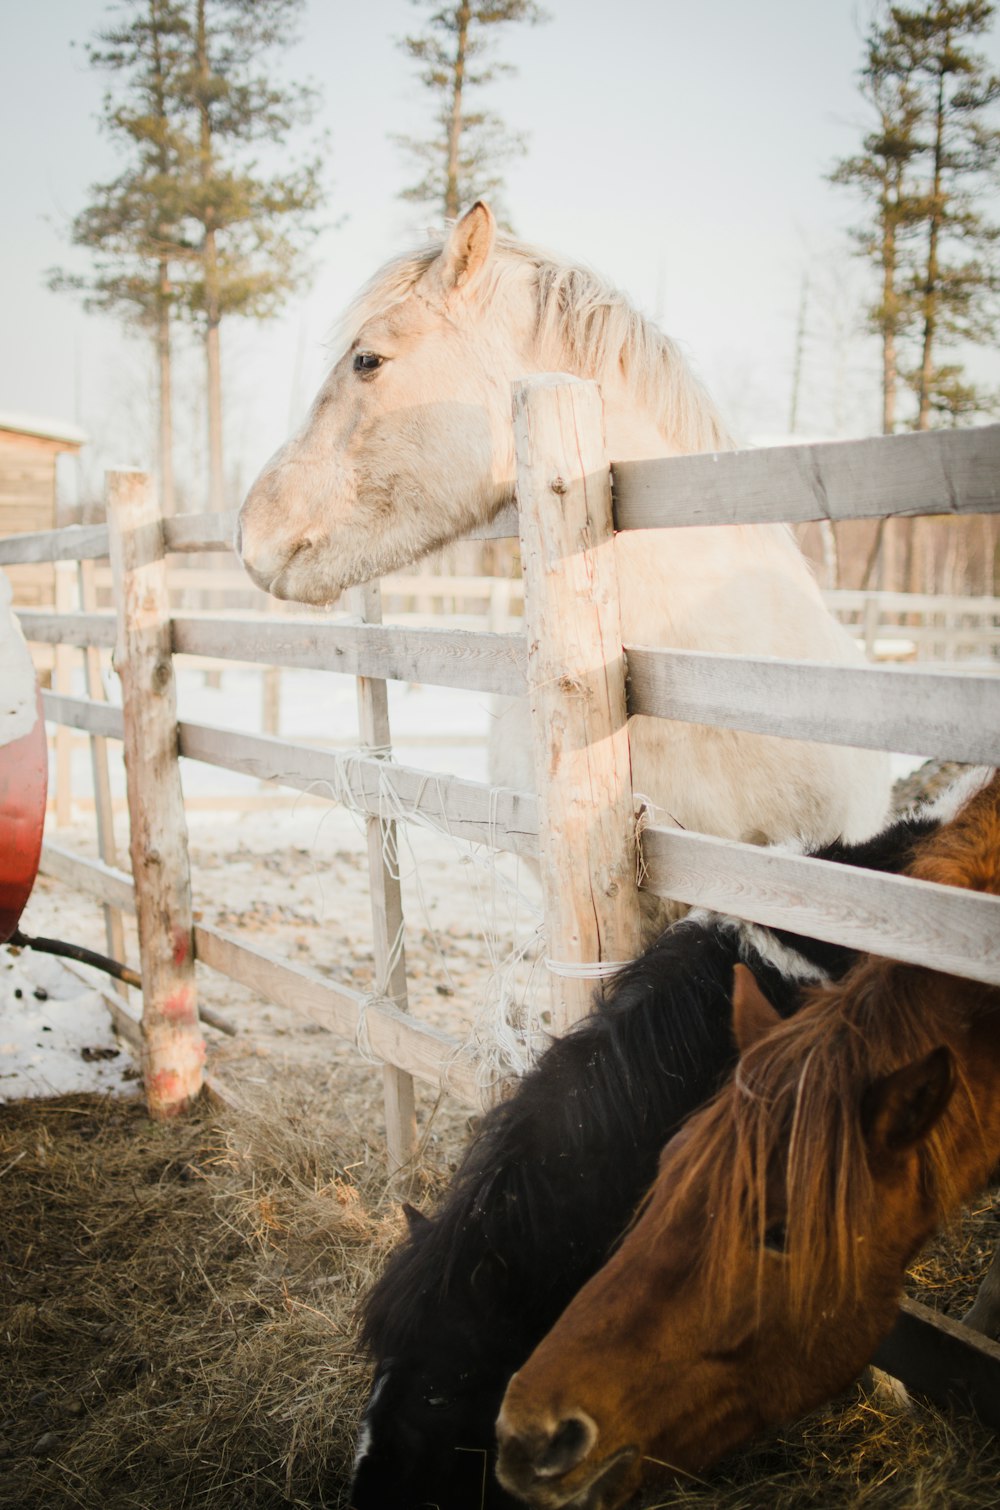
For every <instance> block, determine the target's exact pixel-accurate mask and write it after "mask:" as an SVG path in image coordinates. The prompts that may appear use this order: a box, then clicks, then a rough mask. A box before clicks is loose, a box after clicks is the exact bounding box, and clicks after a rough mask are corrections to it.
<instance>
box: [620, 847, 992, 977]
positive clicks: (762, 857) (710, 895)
mask: <svg viewBox="0 0 1000 1510" xmlns="http://www.w3.org/2000/svg"><path fill="white" fill-rule="evenodd" d="M642 857H643V862H644V866H645V876H644V883H645V885H646V886H647V887H648V888H649V890H650V891H655V892H656V893H657V894H658V895H660V896H667V897H675V898H677V899H678V900H679V901H682V902H689V903H691V905H692V906H700V907H709V908H711V909H712V910H713V911H715V912H723V913H732V914H735V916H737V917H741V918H747V919H749V920H750V921H751V922H755V923H763V924H765V926H767V927H770V928H787V929H790V930H791V931H792V932H795V933H799V934H802V935H804V936H806V937H810V938H821V939H827V940H829V941H830V942H831V943H837V944H847V945H849V946H850V947H851V948H854V949H863V950H871V951H872V952H873V953H875V954H883V955H886V956H887V957H888V958H890V959H900V960H907V961H909V962H910V963H911V964H917V965H927V966H928V967H929V968H930V969H933V970H942V971H944V972H945V973H946V974H951V975H960V976H964V977H966V978H967V979H970V980H981V981H986V982H988V983H990V984H992V985H1000V897H995V896H987V895H984V894H981V893H979V892H972V891H966V890H964V889H963V888H961V887H957V886H938V885H932V884H931V883H929V882H925V881H915V880H912V879H911V878H910V877H909V876H889V875H881V874H879V873H877V872H874V871H865V870H858V869H857V868H856V867H855V866H853V865H839V864H834V863H832V862H830V861H827V860H814V859H810V858H809V857H808V856H803V855H789V854H783V853H779V852H777V851H775V850H769V849H759V848H757V847H756V846H755V845H751V844H736V843H734V842H733V841H732V840H729V839H717V838H714V837H712V836H709V835H707V834H692V833H686V832H684V831H683V830H680V829H668V828H655V827H651V828H647V829H645V830H644V832H643V835H642Z"/></svg>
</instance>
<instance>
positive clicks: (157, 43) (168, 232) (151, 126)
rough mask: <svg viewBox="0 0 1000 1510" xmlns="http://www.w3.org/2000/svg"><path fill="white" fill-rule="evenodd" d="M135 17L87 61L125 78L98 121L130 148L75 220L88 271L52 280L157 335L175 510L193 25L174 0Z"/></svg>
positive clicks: (165, 491)
mask: <svg viewBox="0 0 1000 1510" xmlns="http://www.w3.org/2000/svg"><path fill="white" fill-rule="evenodd" d="M131 9H132V11H133V15H132V17H131V18H130V19H127V20H125V21H123V22H122V23H121V24H119V25H117V26H113V27H109V28H107V29H106V30H104V31H102V32H99V33H98V36H97V43H96V45H92V46H90V47H88V61H89V62H90V64H91V66H92V67H94V68H101V69H104V70H107V71H108V72H110V73H111V74H112V75H114V77H115V79H116V82H117V81H119V80H120V81H121V82H120V84H119V87H118V89H117V91H115V92H111V91H109V93H108V94H107V95H106V97H105V100H104V105H103V112H102V118H101V123H102V126H103V128H104V130H105V131H106V132H108V134H109V135H110V136H111V137H112V138H113V139H114V140H115V142H116V143H117V145H118V146H119V147H120V148H121V149H122V150H124V152H125V153H126V154H127V157H128V162H127V165H126V167H125V168H124V169H123V171H122V172H121V173H120V174H119V176H118V177H117V178H116V179H113V180H112V181H111V182H110V183H104V184H94V185H92V187H91V190H90V193H91V196H92V197H91V202H90V204H89V205H88V206H87V208H86V209H84V210H82V211H81V212H80V213H79V214H78V215H77V216H76V217H75V219H74V220H73V222H72V226H71V228H70V240H71V241H72V243H73V245H75V246H79V247H84V248H86V249H87V250H88V251H90V252H91V253H92V254H93V259H94V264H95V266H94V272H93V273H92V274H91V275H90V276H89V277H84V276H81V275H79V274H73V273H67V272H65V271H63V270H61V269H52V270H50V272H49V274H48V281H49V285H50V287H52V288H55V289H59V290H67V291H72V292H77V293H82V294H83V296H84V305H85V307H86V308H88V309H92V310H102V311H109V312H112V313H115V314H118V315H120V316H121V317H122V318H123V319H124V321H125V323H126V324H127V325H130V326H132V327H137V328H139V329H140V330H142V331H147V332H149V333H151V334H152V336H153V339H154V342H155V347H156V355H157V371H158V382H159V405H158V407H159V462H160V499H161V506H162V508H163V511H164V513H167V514H171V513H173V512H174V481H173V422H172V413H171V407H172V406H171V368H172V352H171V334H170V322H171V316H172V313H173V311H174V308H175V304H176V299H177V289H176V286H175V282H174V269H175V268H176V267H177V265H178V264H183V263H185V262H188V261H190V260H191V258H192V257H193V256H194V252H195V249H194V246H193V245H192V243H190V242H189V241H188V240H187V238H186V236H185V231H184V226H183V222H184V206H183V196H182V194H181V192H180V186H181V184H182V183H183V180H184V178H185V175H186V172H187V164H188V161H189V158H190V151H189V146H188V142H187V139H186V137H185V134H184V130H183V124H182V119H181V116H182V112H181V109H180V107H179V105H178V101H177V85H178V79H179V76H180V74H181V71H182V70H183V68H184V66H185V58H186V53H185V47H184V43H185V37H186V33H187V23H186V19H185V15H184V8H183V6H182V5H180V4H178V3H175V0H132V3H131Z"/></svg>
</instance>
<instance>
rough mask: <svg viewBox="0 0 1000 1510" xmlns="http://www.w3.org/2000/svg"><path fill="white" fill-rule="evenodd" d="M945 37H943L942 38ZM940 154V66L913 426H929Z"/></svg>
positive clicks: (941, 144) (935, 303) (941, 152)
mask: <svg viewBox="0 0 1000 1510" xmlns="http://www.w3.org/2000/svg"><path fill="white" fill-rule="evenodd" d="M946 41H947V39H946ZM943 156H944V68H943V67H942V69H941V72H940V73H939V74H938V89H937V107H936V119H935V122H934V184H933V187H932V189H931V206H930V220H929V224H928V231H927V269H926V276H925V278H924V338H923V348H922V351H921V357H920V385H919V389H918V400H919V405H918V410H917V429H918V430H929V429H930V427H931V381H932V378H933V374H934V337H935V335H936V333H937V301H938V280H939V277H940V267H939V263H938V241H939V239H940V235H941V220H942V208H943V207H942V203H941V175H942V159H943Z"/></svg>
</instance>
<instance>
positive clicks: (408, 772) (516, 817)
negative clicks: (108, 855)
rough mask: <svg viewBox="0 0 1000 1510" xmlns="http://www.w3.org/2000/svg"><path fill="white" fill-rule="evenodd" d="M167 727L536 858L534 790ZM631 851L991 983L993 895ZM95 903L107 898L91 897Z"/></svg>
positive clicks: (190, 741) (999, 911)
mask: <svg viewBox="0 0 1000 1510" xmlns="http://www.w3.org/2000/svg"><path fill="white" fill-rule="evenodd" d="M43 701H44V706H45V714H46V717H47V718H51V719H54V720H58V721H59V722H62V723H65V724H68V725H69V726H71V727H73V728H77V729H85V730H87V731H89V732H91V733H98V734H102V735H104V736H106V737H109V738H119V739H120V738H121V737H122V714H121V709H119V708H114V707H109V706H108V705H106V704H102V703H97V702H92V701H89V700H88V699H86V698H72V697H65V696H58V695H56V694H53V693H48V692H46V693H44V694H43ZM178 735H179V747H180V753H181V754H182V755H183V756H185V757H186V758H188V759H192V760H200V761H203V762H205V763H208V764H211V765H216V766H220V767H222V768H224V769H226V770H231V771H238V772H241V773H243V774H246V775H252V776H256V777H259V778H261V779H265V780H270V781H273V782H275V783H277V784H278V785H281V786H290V787H292V788H294V789H296V790H299V791H317V790H320V791H321V789H322V788H323V787H324V785H325V786H326V787H327V791H328V793H329V794H330V795H331V796H332V795H334V794H335V793H336V792H337V791H338V790H342V787H343V783H344V781H345V780H346V782H347V783H348V784H349V787H350V792H351V799H352V803H353V804H355V805H356V806H357V807H358V809H359V810H360V811H363V812H367V813H370V814H372V815H376V814H378V813H379V812H380V811H381V804H382V799H383V797H384V794H385V792H386V789H387V788H388V790H389V791H390V792H391V794H392V797H393V799H394V810H395V811H397V812H403V813H405V815H406V816H407V817H410V818H412V819H416V820H420V819H423V820H425V821H427V822H428V823H430V824H431V825H432V826H434V827H435V828H438V829H442V830H444V831H445V832H447V833H449V834H451V835H452V836H453V837H455V838H461V839H465V840H467V841H469V842H471V843H479V844H488V845H489V846H490V847H491V848H493V849H497V850H501V851H506V852H508V853H514V854H518V855H521V856H524V857H528V858H531V857H533V856H535V855H536V854H537V852H538V812H537V801H536V798H535V796H534V794H533V793H529V792H510V791H496V790H494V789H493V788H491V787H489V786H487V785H485V784H484V783H480V782H475V781H465V780H462V779H460V778H459V777H457V776H438V775H435V774H431V773H428V772H425V771H420V770H416V769H414V768H412V767H408V766H403V765H398V764H397V763H396V762H394V761H393V762H388V761H384V760H378V759H374V758H364V757H358V756H353V757H351V758H350V759H348V760H344V758H343V757H338V756H336V755H333V754H331V753H329V752H326V751H323V750H317V749H314V748H312V747H308V746H302V745H295V744H292V743H290V742H289V741H286V740H280V739H273V738H270V737H268V736H265V735H247V734H234V733H233V732H232V731H231V730H227V729H221V728H215V727H212V726H210V725H205V724H195V723H188V722H186V721H184V720H182V721H181V722H180V724H179V725H178ZM321 794H322V792H321ZM642 848H643V864H644V870H645V876H644V885H645V886H646V888H647V889H648V890H650V891H653V892H655V893H656V894H657V895H659V896H665V897H671V898H673V899H675V900H677V901H680V902H686V903H688V904H690V905H692V906H701V907H708V908H711V909H712V910H713V911H715V912H722V913H732V914H733V915H734V916H736V917H742V918H746V919H747V920H748V921H750V922H756V923H761V924H764V925H765V926H767V927H773V928H781V929H787V930H789V931H792V932H796V933H799V934H803V935H805V936H807V937H815V938H822V939H826V940H827V941H828V942H830V943H836V944H845V945H847V946H848V947H850V948H854V949H865V950H870V951H872V952H873V953H878V954H884V955H887V956H888V957H889V958H891V959H899V960H908V961H910V962H912V963H914V964H922V965H927V966H928V967H930V968H935V969H939V970H945V971H947V972H949V973H950V974H952V975H960V976H965V977H967V978H969V979H971V980H982V981H986V982H989V983H991V984H996V985H1000V898H996V897H991V896H983V895H980V894H978V893H975V892H965V891H962V890H960V889H958V888H954V887H948V886H932V885H930V884H928V883H924V882H918V881H912V880H910V879H909V878H907V877H903V876H890V875H882V874H880V873H878V872H874V871H871V872H869V871H862V870H858V869H857V867H855V866H850V865H838V864H834V863H831V862H829V861H825V860H813V859H810V858H809V857H808V856H801V855H789V854H786V853H784V852H779V851H773V850H768V849H762V848H759V847H757V846H755V845H749V844H739V843H736V842H734V841H732V840H726V839H718V838H714V837H712V836H710V835H706V834H695V833H685V832H683V831H678V830H676V829H671V828H660V827H658V826H656V825H650V826H649V827H647V828H645V829H644V831H643V837H642ZM81 863H89V862H81ZM102 873H106V867H105V868H104V869H103V872H102ZM120 880H121V876H120V873H119V874H118V876H116V877H114V878H112V881H113V884H116V885H117V884H120ZM80 889H85V888H83V887H82V886H81V887H80ZM102 900H112V897H111V895H110V894H107V895H105V894H102Z"/></svg>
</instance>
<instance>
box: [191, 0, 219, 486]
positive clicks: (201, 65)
mask: <svg viewBox="0 0 1000 1510" xmlns="http://www.w3.org/2000/svg"><path fill="white" fill-rule="evenodd" d="M197 46H198V71H199V74H200V76H201V80H202V83H203V85H206V84H207V81H208V79H209V74H210V70H209V66H208V36H207V25H206V19H205V0H198V35H197ZM199 113H200V116H201V123H200V148H201V154H200V155H201V180H202V183H203V184H209V183H210V182H211V181H212V178H213V176H214V175H213V171H212V169H213V163H212V121H211V116H210V114H209V106H208V90H207V88H203V89H202V91H201V97H200V105H199ZM204 226H205V236H204V240H203V242H202V248H201V258H202V271H203V273H204V280H205V388H206V402H207V408H208V507H209V508H210V509H211V510H212V511H213V512H216V511H220V510H222V509H223V508H224V507H225V485H224V481H223V476H224V474H223V462H222V364H221V361H220V354H219V323H220V320H221V318H222V316H221V311H220V300H219V258H218V249H217V247H216V243H215V225H214V221H213V211H212V208H211V205H210V204H206V208H205V212H204Z"/></svg>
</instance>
